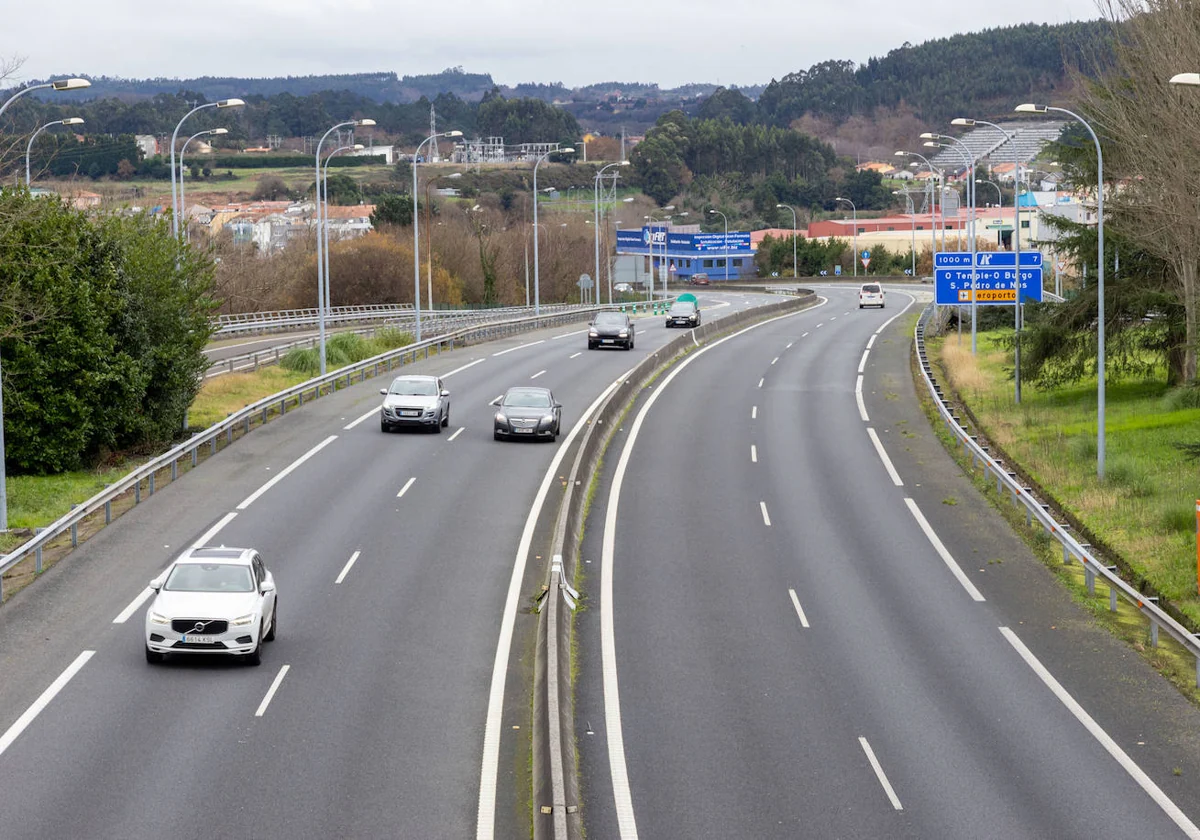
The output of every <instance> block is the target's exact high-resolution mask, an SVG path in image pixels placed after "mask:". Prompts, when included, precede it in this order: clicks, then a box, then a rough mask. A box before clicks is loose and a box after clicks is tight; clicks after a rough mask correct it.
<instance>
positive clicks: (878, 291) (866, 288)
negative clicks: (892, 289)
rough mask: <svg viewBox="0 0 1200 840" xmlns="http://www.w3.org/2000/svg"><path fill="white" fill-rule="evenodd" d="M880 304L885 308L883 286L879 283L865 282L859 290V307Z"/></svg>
mask: <svg viewBox="0 0 1200 840" xmlns="http://www.w3.org/2000/svg"><path fill="white" fill-rule="evenodd" d="M864 306H878V307H879V308H880V309H883V308H884V306H883V286H880V285H879V284H878V283H863V284H862V287H861V288H860V289H859V290H858V308H859V309H862V308H863V307H864Z"/></svg>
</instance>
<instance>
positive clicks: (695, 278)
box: [688, 273, 708, 286]
mask: <svg viewBox="0 0 1200 840" xmlns="http://www.w3.org/2000/svg"><path fill="white" fill-rule="evenodd" d="M688 282H689V283H691V284H692V285H693V286H707V285H708V275H707V274H703V273H697V274H693V275H692V279H691V280H688Z"/></svg>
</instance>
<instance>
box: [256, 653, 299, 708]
mask: <svg viewBox="0 0 1200 840" xmlns="http://www.w3.org/2000/svg"><path fill="white" fill-rule="evenodd" d="M291 667H292V666H291V665H284V666H283V667H281V668H280V669H279V673H278V674H276V675H275V680H274V682H272V683H271V687H270V688H268V689H267V696H266V697H264V698H263V699H262V702H261V703H259V704H258V708H257V709H256V710H255V711H254V716H255V717H262V716H263V713H264V712H266V711H267V706H269V705H271V698H273V697H274V696H275V692H276V691H278V690H279V684H280V683H281V682H283V678H284V677H286V676H287V672H288V671H289V670H290V669H291Z"/></svg>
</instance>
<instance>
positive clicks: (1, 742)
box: [0, 650, 96, 755]
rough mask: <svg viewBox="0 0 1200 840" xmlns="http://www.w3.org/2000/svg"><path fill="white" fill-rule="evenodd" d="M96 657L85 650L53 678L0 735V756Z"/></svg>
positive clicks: (91, 652) (91, 651)
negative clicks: (47, 686)
mask: <svg viewBox="0 0 1200 840" xmlns="http://www.w3.org/2000/svg"><path fill="white" fill-rule="evenodd" d="M95 655H96V651H94V650H85V651H84V652H83V653H81V654H79V656H77V657H75V661H74V662H72V663H71V664H70V665H68V666H67V667H66V669H65V670H64V671H63V672H62V673H61V674H59V675H58V676H57V677H55V678H54V682H52V683H50V686H49V688H47V689H46V690H45V691H43V692H42V693H41V695H40V696H39V697H38V699H36V700H34V701H33V704H32V705H31V706H30V707H29V708H28V709H26V710H25V711H24V712H22V713H21V716H20V717H19V718H17V719H16V721H14V722H13V725H12V726H10V727H8V729H7V730H6V731H5V733H4V734H3V735H0V755H4V751H5V750H7V749H8V748H9V747H11V746H12V743H13V741H15V740H17V738H18V737H19V736H20V735H21V733H22V732H24V731H25V729H26V727H28V726H29V724H31V723H33V721H34V718H36V717H37V716H38V715H40V714H41V713H42V710H43V709H45V708H46V707H47V706H49V705H50V701H51V700H53V699H54V698H55V697H56V696H57V695H58V692H60V691H62V690H63V687H64V686H66V684H67V683H69V682H70V681H71V678H72V677H74V676H75V675H76V674H78V673H79V670H80V669H81V668H83V666H84V665H86V664H87V663H88V660H89V659H91V658H92V657H93V656H95Z"/></svg>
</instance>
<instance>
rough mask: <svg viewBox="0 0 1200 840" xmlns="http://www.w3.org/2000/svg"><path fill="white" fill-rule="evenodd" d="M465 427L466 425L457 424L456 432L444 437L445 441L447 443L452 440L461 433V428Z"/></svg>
mask: <svg viewBox="0 0 1200 840" xmlns="http://www.w3.org/2000/svg"><path fill="white" fill-rule="evenodd" d="M465 428H467V427H466V426H459V427H458V431H457V432H455V433H454V434H452V435H450V437H448V438H446V443H449V442H450V441H452V440H454V439H455V438H456V437H458V436H459V435H461V434H462V433H463V429H465Z"/></svg>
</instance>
